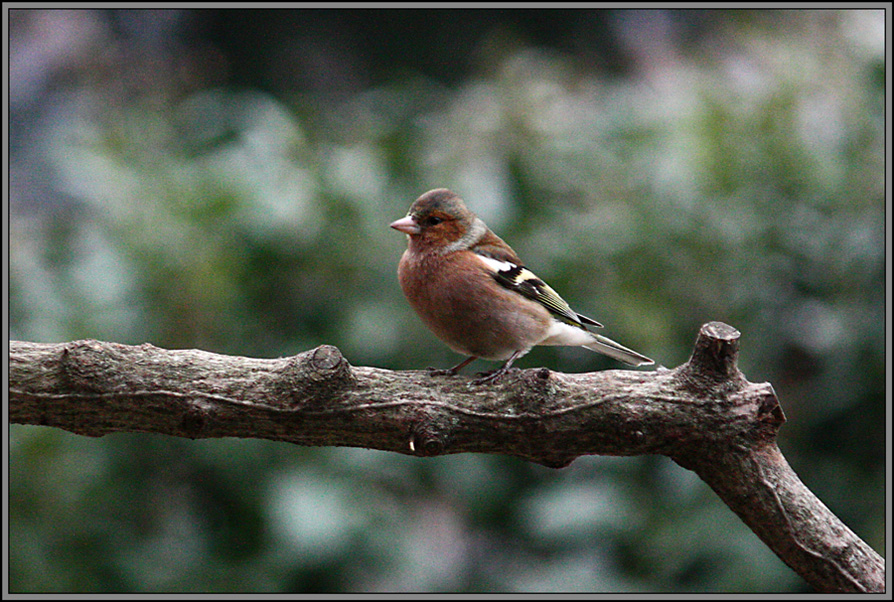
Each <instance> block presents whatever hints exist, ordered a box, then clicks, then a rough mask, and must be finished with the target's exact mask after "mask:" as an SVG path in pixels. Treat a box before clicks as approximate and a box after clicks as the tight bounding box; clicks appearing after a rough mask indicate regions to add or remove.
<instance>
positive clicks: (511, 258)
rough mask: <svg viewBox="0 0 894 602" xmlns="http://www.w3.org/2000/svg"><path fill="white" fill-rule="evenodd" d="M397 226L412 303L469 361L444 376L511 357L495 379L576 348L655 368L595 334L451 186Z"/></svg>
mask: <svg viewBox="0 0 894 602" xmlns="http://www.w3.org/2000/svg"><path fill="white" fill-rule="evenodd" d="M391 227H392V228H394V229H395V230H399V231H401V232H404V233H406V235H407V250H406V251H404V254H403V256H402V257H401V259H400V264H399V266H398V269H397V274H398V279H399V280H400V285H401V288H402V289H403V291H404V295H406V297H407V299H408V300H409V302H410V305H412V306H413V309H414V310H416V313H417V314H419V317H420V318H422V321H423V322H424V323H425V325H426V326H428V327H429V328H430V329H431V330H432V332H434V333H435V335H437V337H438V338H439V339H441V340H442V341H444V342H445V343H446V344H447V346H448V347H450V348H451V349H453V350H454V351H456V352H457V353H461V354H463V355H467V356H469V357H468V358H467V359H465V360H463V361H462V362H460V363H459V364H457V365H456V366H454V367H452V368H450V369H449V370H445V371H437V372H441V373H445V374H451V375H452V374H456V373H457V372H458V371H459V370H460V369H462V368H463V367H465V366H466V365H468V364H469V363H470V362H472V361H473V360H475V359H476V358H484V359H489V360H505V363H504V364H503V366H502V367H501V368H499V369H497V370H495V371H493V372H491V373H489V374H488V375H487V376H485V377H484V378H482V379H479V380H478V381H477V382H486V381H490V380H495V379H497V378H500V377H501V376H503V375H504V374H506V372H508V371H509V369H510V367H511V366H512V362H514V361H515V360H517V359H518V358H520V357H521V356H523V355H524V354H526V353H527V352H528V351H530V350H531V348H532V347H534V346H535V345H575V346H581V347H586V348H587V349H590V350H592V351H596V352H598V353H602V354H605V355H607V356H609V357H612V358H614V359H616V360H620V361H622V362H626V363H628V364H632V365H634V366H643V365H648V364H653V363H654V362H653V361H652V360H650V359H649V358H647V357H645V356H644V355H640V354H639V353H637V352H635V351H633V350H631V349H628V348H627V347H624V346H623V345H620V344H618V343H616V342H615V341H612V340H611V339H609V338H606V337H604V336H602V335H599V334H595V333H592V332H589V328H593V327H595V328H602V324H600V323H599V322H597V321H596V320H592V319H590V318H588V317H586V316H583V315H581V314H579V313H577V312H575V311H574V310H572V309H571V307H570V306H569V305H568V303H566V302H565V300H564V299H562V297H560V296H559V295H558V293H556V291H554V290H553V289H552V288H550V286H549V285H547V284H546V283H545V282H544V281H543V280H541V279H540V278H538V277H537V276H535V275H534V274H533V273H532V272H531V271H530V270H528V269H527V268H526V267H525V266H524V264H523V263H522V261H521V260H520V259H519V258H518V255H516V254H515V251H513V250H512V248H511V247H510V246H509V245H507V244H506V243H505V242H503V240H502V239H501V238H500V237H499V236H497V235H496V234H494V233H493V232H492V231H491V230H490V229H489V228H488V227H487V226H486V225H485V223H484V222H483V221H481V219H480V218H479V217H478V216H476V215H475V214H474V213H472V212H471V211H469V210H468V209H467V208H466V205H465V203H464V202H463V200H462V199H461V198H460V197H458V196H457V195H456V194H454V193H452V192H451V191H449V190H447V189H446V188H436V189H434V190H430V191H428V192H426V193H425V194H423V195H422V196H420V197H419V198H418V199H416V201H415V202H414V203H413V204H412V205H411V206H410V210H409V211H408V212H407V215H406V217H403V218H401V219H399V220H397V221H395V222H392V223H391Z"/></svg>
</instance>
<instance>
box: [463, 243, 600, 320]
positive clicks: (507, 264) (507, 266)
mask: <svg viewBox="0 0 894 602" xmlns="http://www.w3.org/2000/svg"><path fill="white" fill-rule="evenodd" d="M478 257H480V258H481V260H482V261H483V262H484V263H485V264H486V265H487V266H488V267H489V268H490V269H491V270H493V277H494V279H495V280H496V281H497V282H498V283H500V284H501V285H503V286H504V287H506V288H507V289H509V290H511V291H515V292H516V293H518V294H520V295H522V296H524V297H527V298H528V299H531V300H533V301H536V302H537V303H540V304H541V305H542V306H544V307H545V308H546V309H548V310H549V311H550V313H552V314H553V315H554V316H555V317H557V318H558V319H560V320H562V321H563V322H568V323H569V324H572V325H575V326H578V327H580V328H583V329H584V330H586V326H585V324H586V325H589V326H595V327H597V328H602V324H600V323H599V322H597V321H596V320H593V319H591V318H588V317H586V316H582V315H580V314H579V313H577V312H575V311H574V310H573V309H571V306H570V305H568V302H566V301H565V299H563V298H562V297H561V296H559V293H557V292H556V291H555V290H553V288H552V287H551V286H550V285H548V284H547V283H546V282H544V281H543V280H541V279H540V278H538V277H537V275H536V274H534V272H532V271H531V270H529V269H528V268H526V267H525V266H523V265H519V264H517V263H514V262H512V261H509V260H507V259H501V258H497V257H493V256H491V254H487V255H485V254H482V253H478Z"/></svg>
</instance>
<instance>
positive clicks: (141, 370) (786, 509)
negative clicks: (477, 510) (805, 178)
mask: <svg viewBox="0 0 894 602" xmlns="http://www.w3.org/2000/svg"><path fill="white" fill-rule="evenodd" d="M738 339H739V333H738V331H736V330H735V329H733V328H731V327H730V326H727V325H725V324H722V323H719V322H711V323H709V324H706V325H704V326H703V327H702V329H701V332H700V334H699V337H698V339H697V341H696V345H695V349H694V351H693V354H692V357H691V358H690V359H689V361H688V362H686V363H685V364H683V365H682V366H680V367H678V368H675V369H672V370H669V369H665V368H659V369H658V370H655V371H652V372H641V371H636V372H635V371H626V370H610V371H604V372H597V373H589V374H576V375H570V374H561V373H556V372H552V371H550V370H548V369H546V368H540V369H530V370H516V371H513V372H511V373H510V374H509V375H507V376H506V377H504V378H503V379H501V380H500V381H498V382H496V383H488V384H486V385H474V384H472V383H471V382H470V379H469V378H467V377H459V376H455V377H447V376H432V375H429V374H428V373H426V372H424V371H421V372H419V371H417V372H393V371H390V370H383V369H378V368H368V367H355V366H351V365H349V364H348V362H347V361H346V360H345V358H344V357H343V356H342V355H341V353H340V352H339V351H338V349H336V348H335V347H332V346H328V345H323V346H321V347H317V348H316V349H313V350H310V351H307V352H304V353H301V354H299V355H296V356H294V357H288V358H279V359H251V358H244V357H235V356H222V355H217V354H213V353H208V352H205V351H199V350H175V351H169V350H163V349H159V348H157V347H154V346H152V345H149V344H144V345H140V346H136V347H134V346H127V345H120V344H116V343H104V342H99V341H92V340H88V341H74V342H70V343H61V344H41V343H27V342H18V341H11V342H10V344H9V346H10V366H9V399H10V406H9V417H10V422H12V423H19V424H34V425H46V426H54V427H58V428H62V429H65V430H68V431H72V432H74V433H78V434H81V435H88V436H102V435H104V434H106V433H111V432H118V431H131V432H135V431H136V432H153V433H164V434H168V435H173V436H179V437H189V438H208V437H248V438H262V439H272V440H278V441H288V442H291V443H297V444H299V445H316V446H324V445H325V446H335V445H337V446H352V447H366V448H374V449H381V450H389V451H394V452H399V453H404V454H410V455H415V456H436V455H441V454H452V453H462V452H478V453H500V454H510V455H513V456H517V457H520V458H524V459H526V460H529V461H531V462H537V463H539V464H543V465H545V466H550V467H555V468H560V467H563V466H567V465H568V464H569V463H571V462H572V461H573V460H574V459H575V458H577V457H579V456H581V455H586V454H602V455H617V456H629V455H639V454H663V455H666V456H668V457H670V458H672V459H673V460H674V461H675V462H677V463H678V464H680V465H681V466H683V467H685V468H688V469H690V470H693V471H694V472H696V473H697V474H698V475H699V476H700V477H701V478H702V479H703V480H704V481H705V482H706V483H707V484H708V485H709V486H710V487H711V488H712V489H713V490H714V491H715V492H716V493H717V494H718V495H719V496H720V498H721V499H722V500H723V501H724V502H725V503H726V504H727V505H728V506H729V507H730V508H731V509H732V510H733V511H734V512H736V514H738V515H739V516H740V517H741V518H742V520H743V521H744V522H745V523H746V524H747V525H748V526H749V527H750V528H751V529H752V530H753V531H754V532H755V533H756V534H757V535H758V537H760V538H761V539H762V540H763V541H764V542H765V543H766V544H767V545H768V546H769V547H770V548H771V549H772V550H773V551H774V552H775V553H776V554H777V555H778V556H779V557H780V558H781V559H782V560H783V561H784V562H785V563H786V564H788V565H789V566H790V567H791V568H792V569H793V570H795V571H796V572H797V573H798V574H800V575H801V576H802V577H803V578H804V579H805V580H807V581H808V582H809V583H810V584H811V585H812V586H813V587H814V588H816V589H817V590H819V591H824V592H883V591H885V569H884V560H883V559H882V558H881V556H880V555H879V554H878V553H876V552H875V551H874V550H873V549H872V548H870V547H869V546H868V545H867V544H866V543H864V542H863V541H862V540H861V539H860V538H859V537H857V536H856V535H855V534H854V533H853V532H852V531H851V530H850V529H848V528H847V527H846V526H845V525H844V524H843V523H842V522H841V521H840V520H839V519H838V518H837V517H836V516H835V515H833V514H832V513H831V512H830V511H829V509H828V508H826V506H825V505H823V503H822V502H821V501H820V500H819V499H817V498H816V496H814V495H813V494H812V493H811V492H810V491H809V490H808V489H807V488H806V487H805V486H804V484H803V483H801V481H800V479H798V476H797V475H796V474H795V473H794V471H793V470H792V469H791V467H790V466H789V465H788V463H787V462H786V461H785V458H784V457H783V456H782V454H781V452H780V451H779V449H778V447H777V446H776V433H777V431H778V429H779V427H780V426H781V425H782V423H783V422H784V421H785V415H784V414H783V412H782V409H781V407H780V405H779V401H778V399H777V397H776V393H775V392H774V391H773V387H772V386H771V385H769V384H768V383H758V384H755V383H750V382H748V381H747V380H746V379H745V377H744V376H743V375H742V373H741V372H740V371H739V370H738V368H737V358H738Z"/></svg>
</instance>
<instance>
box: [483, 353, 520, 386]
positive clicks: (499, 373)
mask: <svg viewBox="0 0 894 602" xmlns="http://www.w3.org/2000/svg"><path fill="white" fill-rule="evenodd" d="M522 355H523V352H522V351H521V350H519V351H515V352H513V354H512V355H510V356H509V359H508V360H506V363H505V364H503V365H502V366H500V367H499V368H497V369H496V370H491V371H490V372H482V373H481V374H480V375H479V376H480V378H476V379H475V380H473V381H472V384H473V385H481V384H484V383H489V382H493V381H495V380H497V379H499V378H502V377H503V376H504V375H505V374H506V373H507V372H509V370H510V368H512V362H514V361H515V360H517V359H518V358H519V357H521V356H522Z"/></svg>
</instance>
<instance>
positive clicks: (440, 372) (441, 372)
mask: <svg viewBox="0 0 894 602" xmlns="http://www.w3.org/2000/svg"><path fill="white" fill-rule="evenodd" d="M477 359H478V358H477V357H476V356H474V355H473V356H472V357H468V358H466V359H464V360H463V361H461V362H460V363H458V364H457V365H455V366H454V367H452V368H447V369H446V370H445V369H443V368H429V369H428V374H429V375H430V376H455V375H456V373H457V372H459V371H460V370H462V369H463V368H465V367H466V366H468V365H469V364H471V363H472V362H474V361H475V360H477Z"/></svg>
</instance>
